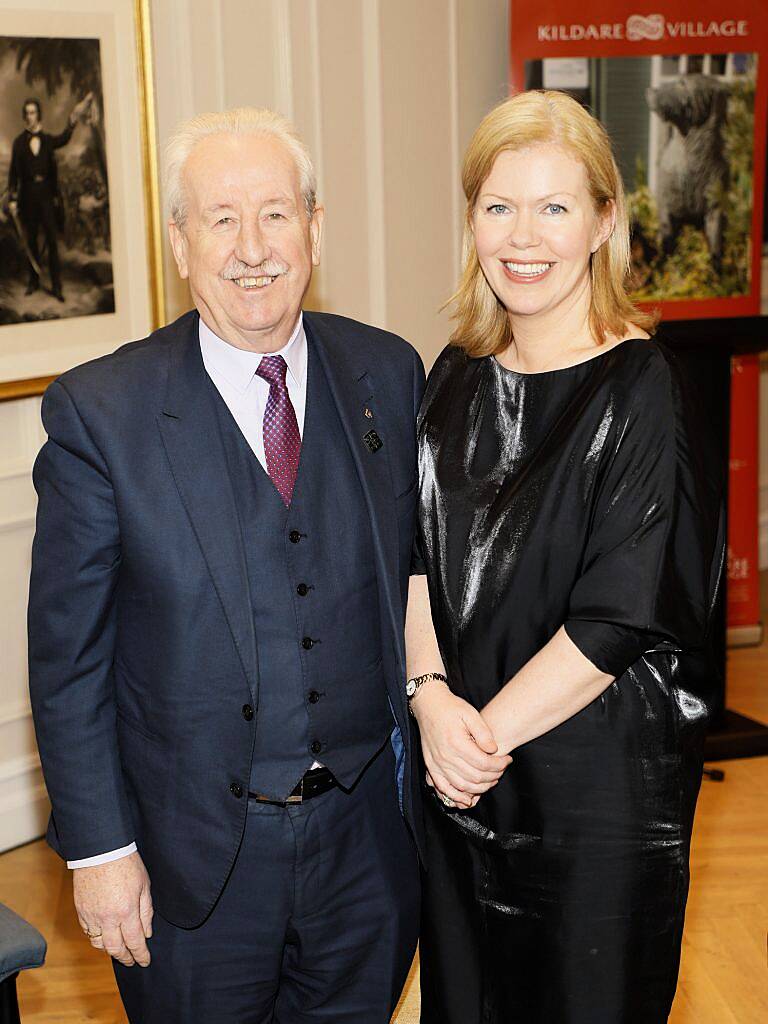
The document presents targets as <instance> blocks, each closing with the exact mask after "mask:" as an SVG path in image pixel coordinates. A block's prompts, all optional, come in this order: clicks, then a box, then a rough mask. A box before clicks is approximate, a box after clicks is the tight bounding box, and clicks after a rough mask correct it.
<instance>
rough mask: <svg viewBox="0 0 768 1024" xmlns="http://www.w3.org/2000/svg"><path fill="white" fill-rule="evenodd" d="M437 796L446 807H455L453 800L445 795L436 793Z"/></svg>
mask: <svg viewBox="0 0 768 1024" xmlns="http://www.w3.org/2000/svg"><path fill="white" fill-rule="evenodd" d="M438 796H439V797H440V799H441V800H442V801H443V803H444V804H445V806H446V807H455V806H456V801H455V800H451V798H450V797H449V796H446V795H445V793H438Z"/></svg>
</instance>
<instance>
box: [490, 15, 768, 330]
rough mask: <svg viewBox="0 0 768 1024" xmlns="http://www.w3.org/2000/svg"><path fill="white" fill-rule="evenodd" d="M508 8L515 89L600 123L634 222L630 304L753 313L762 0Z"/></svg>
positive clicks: (763, 62) (764, 58)
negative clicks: (580, 108) (572, 103)
mask: <svg viewBox="0 0 768 1024" xmlns="http://www.w3.org/2000/svg"><path fill="white" fill-rule="evenodd" d="M653 10H654V11H655V12H656V13H653V14H646V13H644V12H643V11H642V10H639V9H638V7H637V5H636V3H634V2H625V0H583V2H582V3H580V4H577V5H573V4H566V3H565V2H563V0H559V2H558V0H542V2H539V3H535V4H534V3H529V2H527V0H512V3H511V23H510V24H511V62H510V74H511V82H510V84H511V88H512V90H513V91H515V92H517V91H519V90H522V89H529V88H552V89H562V90H563V91H565V92H568V93H570V94H571V95H573V96H574V97H575V98H577V99H579V100H580V101H581V102H582V103H584V105H585V106H587V107H588V108H589V109H590V110H592V111H593V113H595V114H596V116H597V117H598V118H600V120H601V121H602V122H603V124H605V126H606V128H607V129H608V131H609V133H610V135H611V138H612V141H613V143H614V150H615V152H616V158H617V161H618V163H619V166H620V168H621V171H622V175H623V178H624V183H625V188H626V191H627V194H628V198H629V205H630V212H631V215H632V227H633V262H632V273H633V282H632V284H633V297H634V298H635V299H636V301H638V302H639V303H640V304H642V305H647V306H649V307H656V308H658V307H661V310H662V317H663V319H665V320H672V319H691V318H699V317H723V316H746V315H756V314H758V313H759V306H760V295H759V292H760V249H761V235H762V223H763V220H762V218H763V202H764V185H763V183H764V180H765V157H766V112H767V110H768V91H767V90H766V79H767V78H768V10H766V4H765V0H728V2H725V0H698V2H697V3H696V4H691V3H690V2H688V0H686V2H680V0H660V2H654V5H653Z"/></svg>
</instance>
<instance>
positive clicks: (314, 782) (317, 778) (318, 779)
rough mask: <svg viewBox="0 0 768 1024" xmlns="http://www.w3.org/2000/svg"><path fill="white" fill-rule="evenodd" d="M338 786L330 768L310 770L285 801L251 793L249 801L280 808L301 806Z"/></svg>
mask: <svg viewBox="0 0 768 1024" xmlns="http://www.w3.org/2000/svg"><path fill="white" fill-rule="evenodd" d="M335 786H338V782H337V781H336V779H335V778H334V777H333V773H332V772H331V771H330V770H329V769H328V768H310V770H309V771H308V772H305V773H304V774H303V775H302V777H301V778H300V779H299V781H298V783H297V785H296V788H295V789H294V790H293V792H292V793H291V794H290V795H289V796H288V797H287V798H286V799H285V800H273V799H272V797H270V796H264V794H263V793H249V794H248V799H249V800H258V801H259V803H262V804H277V805H278V807H285V805H286V804H301V803H303V802H304V801H305V800H311V799H312V797H313V796H321V795H322V794H323V793H327V792H328V790H329V789H333V788H334V787H335Z"/></svg>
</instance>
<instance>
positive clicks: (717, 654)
mask: <svg viewBox="0 0 768 1024" xmlns="http://www.w3.org/2000/svg"><path fill="white" fill-rule="evenodd" d="M661 336H662V337H663V338H664V340H665V341H666V342H667V343H668V344H669V345H671V347H672V348H674V349H675V351H676V352H677V353H678V355H679V356H680V358H681V361H682V362H683V364H684V367H685V369H686V372H688V373H690V374H691V376H692V378H693V379H695V380H696V383H697V386H698V387H699V389H700V391H701V394H702V395H703V396H704V400H705V402H706V408H707V411H708V412H709V413H710V416H711V423H712V426H713V428H714V431H715V433H716V435H717V438H718V439H719V449H718V451H717V457H718V458H720V459H721V460H722V462H721V464H722V466H723V467H724V470H725V480H726V488H727V481H728V455H729V445H730V394H731V388H730V383H731V373H730V361H731V356H734V355H746V354H749V353H754V352H761V351H763V350H765V349H768V317H766V316H745V317H733V318H729V319H727V320H677V321H672V320H671V321H668V322H665V323H664V324H663V325H662V327H661ZM712 655H713V659H714V664H715V666H716V667H717V668H718V671H719V675H720V679H721V681H722V682H721V687H720V692H719V694H718V698H717V700H716V702H715V708H714V714H713V718H712V724H711V726H710V731H709V735H708V736H707V740H706V743H705V747H704V757H705V760H707V761H723V760H726V759H729V758H738V757H757V756H759V755H761V754H768V725H764V724H763V723H762V722H756V721H753V719H751V718H747V717H746V716H744V715H740V714H737V712H735V711H729V710H728V708H727V707H726V662H727V648H726V601H725V586H723V587H721V590H720V597H719V599H718V604H717V608H716V610H715V623H714V627H713V630H712Z"/></svg>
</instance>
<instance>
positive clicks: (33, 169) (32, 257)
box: [8, 98, 77, 302]
mask: <svg viewBox="0 0 768 1024" xmlns="http://www.w3.org/2000/svg"><path fill="white" fill-rule="evenodd" d="M22 113H23V117H24V124H25V128H24V131H23V132H22V133H21V134H20V135H17V136H16V138H15V139H14V140H13V150H12V154H11V167H10V172H9V175H8V194H9V196H10V202H9V210H10V213H11V216H14V217H15V216H16V214H17V212H19V213H20V214H21V222H22V225H23V229H24V235H25V236H26V243H27V244H26V249H27V259H28V262H29V277H28V280H27V290H26V294H27V295H31V294H32V293H33V292H36V291H37V289H38V288H39V287H40V261H41V255H40V246H39V237H40V233H41V231H42V234H43V237H44V239H45V250H46V257H47V262H48V269H49V271H50V275H51V291H52V293H53V296H54V298H56V299H58V301H59V302H63V301H64V295H63V294H62V291H61V268H60V265H59V246H58V240H57V235H58V232H59V231H60V230H61V228H62V227H63V219H62V217H63V211H62V206H61V196H60V194H59V177H58V167H57V164H56V150H57V149H61V147H62V146H66V144H67V143H68V142H69V140H70V139H71V138H72V132H73V131H74V130H75V124H76V123H77V121H76V116H75V114H74V112H73V114H71V115H70V117H69V120H68V122H67V126H66V128H65V129H64V131H63V132H60V133H59V134H58V135H50V134H49V133H48V132H46V131H43V124H42V118H43V110H42V106H41V104H40V100H38V99H34V98H32V99H28V100H25V102H24V109H23V111H22Z"/></svg>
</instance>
